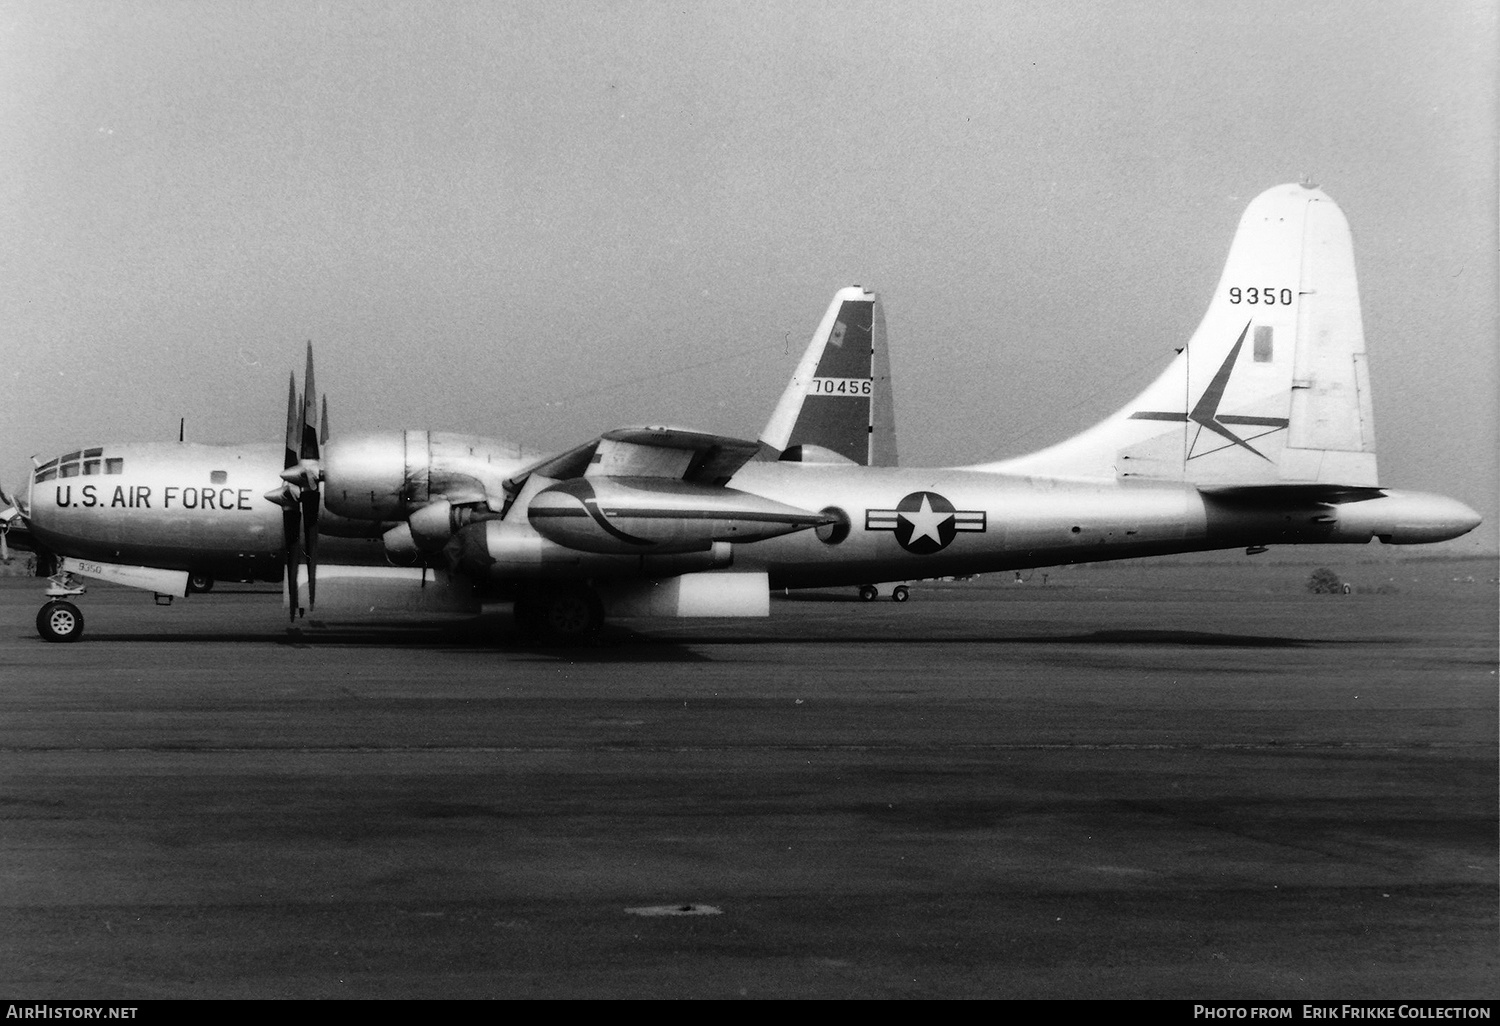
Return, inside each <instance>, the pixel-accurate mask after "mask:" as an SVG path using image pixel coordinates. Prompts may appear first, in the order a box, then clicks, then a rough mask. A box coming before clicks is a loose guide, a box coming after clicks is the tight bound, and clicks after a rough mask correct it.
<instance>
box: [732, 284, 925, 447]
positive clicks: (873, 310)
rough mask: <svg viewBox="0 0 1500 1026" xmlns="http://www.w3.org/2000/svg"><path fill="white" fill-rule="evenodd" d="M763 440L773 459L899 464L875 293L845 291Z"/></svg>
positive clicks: (887, 358) (887, 352)
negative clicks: (897, 461)
mask: <svg viewBox="0 0 1500 1026" xmlns="http://www.w3.org/2000/svg"><path fill="white" fill-rule="evenodd" d="M760 440H761V443H762V447H763V450H765V451H766V452H767V454H768V455H770V456H771V457H772V458H776V457H779V458H780V459H783V460H789V461H798V462H806V463H830V462H831V463H845V462H848V463H857V464H861V465H864V466H872V467H890V466H895V464H896V412H895V403H894V401H893V398H892V396H891V362H890V350H889V348H888V346H887V344H886V333H885V311H884V310H883V309H882V308H881V305H880V299H879V297H878V296H876V294H875V293H873V292H866V291H865V290H864V289H862V288H860V287H859V286H857V285H854V286H850V287H849V288H846V289H840V290H839V291H838V292H837V293H836V294H835V295H834V297H833V302H832V303H831V304H829V307H828V312H827V313H825V314H824V315H823V320H822V321H821V322H820V323H819V324H818V330H817V331H816V332H814V333H813V337H812V341H811V342H809V343H808V346H807V350H806V351H805V352H804V353H803V355H802V361H801V363H799V364H798V365H797V370H796V373H794V374H793V375H792V380H791V383H790V384H788V385H787V388H786V391H785V392H784V393H782V396H781V401H780V402H779V403H777V405H776V410H775V412H774V413H772V414H771V419H770V421H769V422H767V424H766V427H765V430H764V431H762V432H761V436H760Z"/></svg>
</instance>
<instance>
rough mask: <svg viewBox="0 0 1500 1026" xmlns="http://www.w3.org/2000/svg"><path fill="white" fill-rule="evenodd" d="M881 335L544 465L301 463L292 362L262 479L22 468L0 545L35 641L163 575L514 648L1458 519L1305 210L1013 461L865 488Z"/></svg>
mask: <svg viewBox="0 0 1500 1026" xmlns="http://www.w3.org/2000/svg"><path fill="white" fill-rule="evenodd" d="M883 334H884V323H883V318H882V316H881V313H880V307H879V304H878V303H877V302H876V299H875V297H874V295H873V294H870V293H866V292H863V291H861V290H859V289H851V290H844V291H842V292H841V293H839V295H838V297H836V299H835V301H834V304H833V305H832V306H831V307H830V309H829V312H828V314H827V315H826V316H825V317H824V320H823V322H822V324H820V326H819V330H818V332H817V333H816V334H815V335H814V337H813V342H812V345H811V346H810V347H809V350H808V354H807V356H806V357H805V358H804V360H803V362H802V364H801V365H800V366H799V368H798V371H797V374H796V375H795V376H794V378H793V381H792V383H791V385H790V386H789V387H788V390H787V394H786V396H784V398H783V401H782V403H781V404H780V405H779V406H778V407H777V409H776V412H775V414H773V416H772V418H771V421H770V422H769V423H768V425H767V426H766V429H765V431H764V432H763V433H762V436H761V438H760V439H759V440H758V441H755V442H751V441H744V440H739V439H734V438H727V437H723V436H719V435H711V434H704V433H701V432H695V431H688V430H683V429H678V428H667V427H645V428H626V429H622V430H617V431H611V432H608V433H606V434H604V435H603V436H601V437H599V438H596V439H594V440H592V441H590V442H588V443H586V444H584V445H581V446H579V447H577V448H575V449H572V450H569V451H567V452H563V453H557V454H551V455H545V456H537V455H533V454H528V453H525V452H523V451H521V450H519V449H518V448H516V447H515V446H511V445H508V444H506V443H501V442H497V441H493V440H487V439H480V438H469V437H460V436H455V435H442V434H433V433H428V432H416V431H407V432H393V433H389V434H377V435H366V436H361V437H348V438H334V439H332V440H326V429H325V431H323V432H319V431H318V430H316V429H315V417H314V415H313V414H314V408H315V392H314V389H313V381H312V370H311V360H310V358H309V368H308V372H307V377H306V379H305V382H304V392H303V396H302V398H300V399H299V398H298V397H297V395H296V390H295V387H294V388H293V395H292V398H291V401H290V402H289V407H290V410H289V417H288V440H287V446H286V449H285V451H284V452H283V453H282V454H280V455H279V457H278V456H277V455H276V454H274V453H272V452H270V450H268V448H267V447H264V446H240V447H207V446H181V445H178V446H172V445H160V444H157V445H139V444H137V445H103V446H99V447H97V448H92V449H80V450H78V451H77V452H74V453H70V454H68V455H67V456H64V457H61V458H59V459H57V460H52V461H50V462H48V463H44V464H41V465H40V466H39V467H38V468H37V469H36V470H35V472H34V474H33V476H32V480H31V487H30V492H29V507H28V510H27V511H26V513H25V514H24V520H25V523H26V526H27V527H28V528H29V530H30V532H31V533H32V534H33V535H34V537H35V539H36V541H37V542H38V543H39V544H40V545H41V546H44V547H45V548H47V549H50V550H51V551H52V552H53V553H55V554H56V555H57V556H58V557H60V567H59V569H60V573H59V574H57V575H55V576H54V578H53V583H52V587H51V588H50V589H49V592H50V593H51V594H52V600H51V601H49V602H48V604H47V605H45V606H44V607H43V609H42V611H41V613H40V614H39V616H38V627H39V630H40V632H41V634H42V636H43V637H46V638H48V639H50V640H73V639H75V638H77V637H78V636H79V633H80V632H81V630H82V617H81V615H80V614H79V612H78V609H77V607H76V606H75V605H73V603H71V602H67V601H63V598H64V597H65V596H67V595H68V594H72V593H76V591H77V586H76V580H75V578H74V576H73V575H82V576H86V577H90V576H91V577H97V578H102V579H106V580H114V581H118V582H121V583H126V584H134V585H137V586H139V587H143V588H146V589H148V590H151V591H154V592H157V593H159V594H177V595H181V594H184V593H185V592H186V590H187V588H188V579H189V574H190V573H199V574H218V575H222V576H233V577H263V578H267V579H275V578H277V577H280V576H283V573H282V568H283V567H289V568H290V569H291V572H290V573H286V574H285V579H286V583H287V588H286V591H287V596H288V600H289V605H290V607H291V609H292V614H293V615H294V616H295V615H297V613H298V612H299V611H300V610H301V609H302V608H303V603H304V599H305V607H306V608H307V609H313V608H326V607H333V608H335V609H348V608H355V607H357V608H360V609H371V608H379V609H408V610H413V611H415V610H442V611H447V612H454V613H463V612H478V610H479V607H480V603H481V602H483V601H486V600H488V599H511V600H514V602H515V612H516V622H517V624H518V625H519V626H520V627H521V628H522V629H523V630H526V631H531V632H535V633H536V634H538V635H546V636H550V637H554V638H566V637H569V636H572V635H577V634H582V633H585V632H588V631H592V630H594V629H596V628H597V627H598V626H599V625H600V623H601V622H602V621H603V619H604V617H606V616H630V615H658V616H696V615H714V616H760V615H766V614H767V613H768V612H769V590H770V589H771V588H782V587H793V588H795V587H810V586H832V585H845V584H862V583H866V582H870V581H891V580H912V579H921V578H932V577H940V576H949V575H959V574H976V573H986V572H991V571H997V570H1011V569H1023V568H1028V567H1038V566H1053V565H1059V564H1065V563H1076V562H1083V561H1097V560H1104V559H1124V558H1130V557H1138V556H1150V555H1161V554H1166V553H1178V552H1192V551H1201V550H1208V549H1228V548H1243V549H1246V550H1247V551H1250V552H1254V551H1260V550H1262V549H1263V548H1264V547H1265V546H1268V545H1272V544H1304V543H1331V542H1345V543H1352V544H1363V543H1367V542H1369V541H1370V540H1372V539H1376V538H1378V539H1380V540H1381V541H1383V542H1387V543H1393V544H1415V543H1423V542H1436V541H1443V540H1446V539H1450V538H1456V537H1458V536H1459V535H1462V534H1464V533H1466V532H1467V531H1469V530H1471V529H1473V528H1474V527H1475V526H1476V525H1477V524H1478V523H1479V519H1480V518H1479V516H1478V515H1477V514H1476V513H1475V512H1474V511H1473V510H1471V509H1469V508H1468V507H1467V506H1465V505H1464V504H1463V503H1461V502H1458V501H1456V500H1454V499H1449V498H1444V497H1442V496H1437V495H1426V494H1420V493H1415V492H1402V491H1395V490H1392V489H1390V488H1387V487H1384V486H1383V485H1382V484H1381V483H1380V479H1379V476H1378V474H1377V472H1376V457H1375V435H1374V419H1373V415H1372V406H1371V392H1370V379H1369V373H1368V366H1367V363H1366V353H1365V340H1364V329H1363V325H1362V321H1361V316H1360V306H1359V294H1358V289H1357V285H1356V280H1355V272H1354V259H1353V250H1352V245H1351V241H1350V235H1349V228H1348V224H1347V222H1346V221H1345V219H1344V216H1343V213H1342V212H1341V211H1340V210H1339V208H1338V206H1337V205H1336V204H1335V203H1334V202H1333V201H1332V200H1331V199H1330V198H1329V197H1328V196H1327V195H1326V194H1325V193H1323V192H1322V191H1320V190H1319V189H1316V188H1313V187H1309V186H1304V185H1282V186H1277V187H1276V188H1274V189H1270V190H1268V191H1267V192H1265V193H1263V194H1261V195H1260V196H1258V197H1256V199H1255V200H1253V201H1252V202H1251V203H1250V205H1249V207H1248V209H1247V210H1246V211H1245V214H1244V217H1243V218H1242V219H1241V221H1240V225H1239V230H1238V232H1237V233H1236V235H1235V238H1234V242H1233V244H1232V246H1231V248H1230V252H1229V258H1228V261H1227V263H1226V265H1225V268H1224V274H1223V277H1222V278H1221V279H1220V282H1219V285H1218V288H1217V289H1216V291H1215V293H1214V296H1213V298H1212V300H1211V301H1210V303H1209V307H1208V312H1207V314H1206V315H1205V316H1204V318H1203V321H1202V323H1201V324H1200V325H1199V327H1198V330H1197V331H1196V332H1195V333H1194V334H1193V336H1192V338H1191V340H1190V341H1189V343H1188V345H1187V346H1186V347H1185V348H1184V349H1183V350H1182V351H1181V352H1180V353H1179V355H1178V356H1177V358H1176V359H1175V360H1174V361H1173V362H1172V363H1171V364H1170V365H1169V366H1168V367H1167V369H1166V370H1165V371H1164V372H1163V373H1162V375H1161V376H1160V377H1159V378H1157V379H1156V381H1155V382H1154V383H1152V384H1151V385H1150V386H1149V387H1148V388H1147V389H1146V390H1145V391H1144V392H1142V393H1141V394H1140V395H1139V396H1138V397H1137V398H1136V399H1134V400H1132V401H1131V402H1130V403H1128V404H1127V405H1126V406H1125V407H1124V408H1123V409H1121V410H1120V411H1119V412H1117V413H1115V414H1114V415H1113V416H1111V417H1108V418H1107V419H1105V420H1104V421H1102V422H1101V423H1099V424H1096V425H1095V426H1094V427H1092V428H1089V429H1088V430H1086V431H1084V432H1083V433H1082V434H1079V435H1077V436H1075V437H1073V438H1070V439H1068V440H1066V441H1064V442H1061V443H1059V444H1057V445H1053V446H1051V447H1050V448H1047V449H1043V450H1042V451H1040V452H1036V453H1032V454H1030V455H1026V456H1021V457H1017V458H1013V459H1008V460H1004V461H1001V462H995V463H985V464H980V465H976V466H966V467H952V468H943V469H911V468H898V467H895V466H890V465H881V464H892V463H894V448H893V446H894V443H893V442H891V441H889V439H890V438H891V437H892V435H893V414H892V412H891V405H890V394H889V387H888V374H889V372H888V369H887V366H886V364H885V360H884V345H883ZM804 433H805V437H804ZM850 438H854V439H856V441H854V442H849V441H848V439H850ZM840 449H844V450H845V451H842V452H841V451H840ZM330 528H331V529H332V531H333V532H335V533H337V534H338V535H340V536H343V537H350V536H354V537H358V536H360V535H365V536H371V537H379V538H380V539H382V540H381V541H380V542H379V543H371V544H372V545H378V548H382V549H383V550H384V552H385V554H386V555H387V557H388V561H389V563H388V565H382V566H357V565H350V564H348V563H335V562H333V561H332V560H331V559H330V558H329V557H330V556H331V555H332V553H331V549H330V547H328V546H320V544H319V540H318V539H319V537H320V535H327V534H329V533H330ZM320 553H321V554H322V561H321V565H320ZM389 564H405V565H404V566H403V565H389Z"/></svg>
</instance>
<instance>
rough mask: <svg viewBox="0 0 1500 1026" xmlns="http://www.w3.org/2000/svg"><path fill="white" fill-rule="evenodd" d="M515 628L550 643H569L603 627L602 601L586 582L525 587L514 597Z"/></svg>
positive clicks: (594, 632) (595, 632)
mask: <svg viewBox="0 0 1500 1026" xmlns="http://www.w3.org/2000/svg"><path fill="white" fill-rule="evenodd" d="M514 616H515V621H516V629H517V630H519V631H520V632H521V633H522V634H524V635H527V636H529V637H532V638H535V639H537V640H539V641H545V642H549V643H552V644H565V645H566V644H572V643H575V642H578V641H581V640H583V639H584V638H586V637H588V636H589V635H591V634H597V633H598V632H599V629H600V628H601V627H603V626H604V604H603V603H601V602H600V601H599V596H598V595H596V594H594V589H592V588H590V587H589V586H588V585H586V584H559V585H550V586H541V587H536V588H528V589H526V590H525V591H522V592H521V593H520V594H518V595H517V596H516V606H515V613H514Z"/></svg>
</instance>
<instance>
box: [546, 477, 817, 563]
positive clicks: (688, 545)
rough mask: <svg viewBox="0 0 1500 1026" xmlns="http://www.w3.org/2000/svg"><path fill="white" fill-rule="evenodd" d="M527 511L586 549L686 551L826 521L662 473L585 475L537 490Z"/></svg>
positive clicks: (556, 535) (549, 531)
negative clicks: (654, 475) (647, 475)
mask: <svg viewBox="0 0 1500 1026" xmlns="http://www.w3.org/2000/svg"><path fill="white" fill-rule="evenodd" d="M526 516H527V519H528V520H529V521H530V522H531V526H532V527H534V528H536V530H537V531H538V532H540V533H541V534H542V535H543V536H544V537H546V538H549V539H551V540H552V541H554V542H557V543H558V544H559V545H564V546H567V547H568V548H570V549H578V550H581V551H583V552H598V553H609V554H615V555H625V554H641V553H688V552H698V551H702V550H704V549H707V548H709V547H710V546H712V545H713V544H715V543H717V542H752V541H760V540H762V539H765V538H774V537H776V536H777V535H782V534H790V533H791V532H793V531H800V530H803V529H804V528H808V527H816V526H818V525H820V524H824V523H827V522H828V521H829V518H828V517H827V516H825V515H824V514H822V513H814V512H812V511H810V510H805V509H799V508H797V507H796V506H788V505H786V504H785V503H780V502H776V501H775V500H773V499H767V498H763V497H761V496H759V495H752V494H750V493H749V492H742V491H738V490H736V489H733V488H722V487H717V486H712V485H698V484H691V483H689V482H686V481H676V480H666V479H662V478H606V477H600V478H587V477H579V478H574V479H572V480H571V481H564V482H562V483H561V484H555V485H552V486H551V487H550V488H546V489H544V490H542V491H540V492H538V493H537V494H536V495H535V496H534V497H533V498H532V499H531V503H530V505H529V506H527V508H526Z"/></svg>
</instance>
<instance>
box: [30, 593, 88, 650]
mask: <svg viewBox="0 0 1500 1026" xmlns="http://www.w3.org/2000/svg"><path fill="white" fill-rule="evenodd" d="M36 632H37V633H38V634H40V635H41V636H42V640H43V641H77V640H78V639H79V638H80V637H82V636H83V614H82V613H80V612H79V611H78V607H77V606H75V605H74V604H73V603H71V602H48V603H47V604H46V605H44V606H42V608H41V609H39V610H37V614H36Z"/></svg>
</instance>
